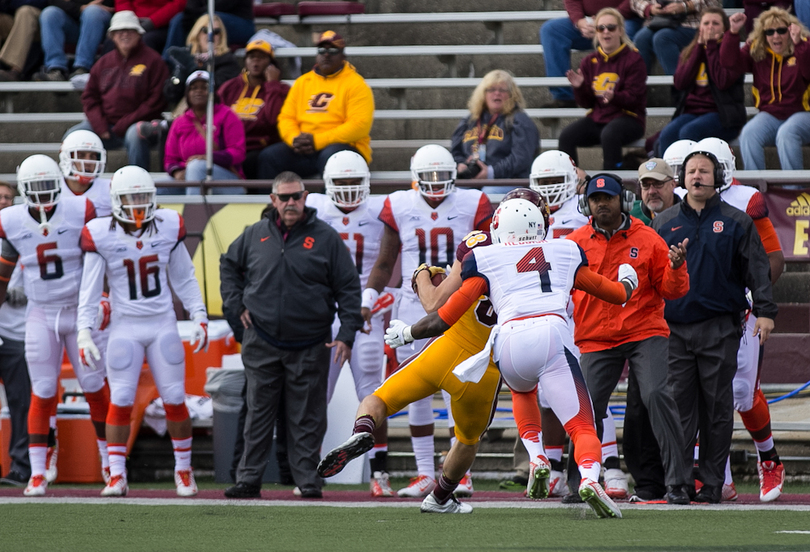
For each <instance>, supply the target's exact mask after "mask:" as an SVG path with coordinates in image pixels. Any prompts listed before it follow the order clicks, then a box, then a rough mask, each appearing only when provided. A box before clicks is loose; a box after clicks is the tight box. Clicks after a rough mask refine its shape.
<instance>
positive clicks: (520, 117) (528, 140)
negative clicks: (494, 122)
mask: <svg viewBox="0 0 810 552" xmlns="http://www.w3.org/2000/svg"><path fill="white" fill-rule="evenodd" d="M511 133H512V149H511V151H510V152H509V155H507V156H506V157H504V158H503V159H501V160H500V161H498V162H497V163H495V164H494V165H493V167H492V168H493V169H494V171H495V178H520V177H521V175H524V174H527V173H528V172H529V168H530V167H531V165H532V161H533V160H534V152H535V150H536V149H537V146H538V144H539V143H540V134H539V133H538V132H537V127H536V126H535V125H534V122H532V120H531V119H530V118H529V117H528V116H527V115H526V114H525V113H524V112H522V111H518V112H517V113H515V117H514V119H513V124H512V130H511Z"/></svg>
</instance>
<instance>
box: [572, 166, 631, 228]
mask: <svg viewBox="0 0 810 552" xmlns="http://www.w3.org/2000/svg"><path fill="white" fill-rule="evenodd" d="M601 176H607V177H610V178H612V179H613V180H615V181H616V182H618V183H619V184H620V185H621V186H622V193H621V195H620V196H619V197H621V200H622V201H621V209H622V213H624V214H625V215H629V214H630V211H632V210H633V204H634V203H635V202H636V194H634V193H633V192H631V191H630V190H628V189H626V188H625V187H624V185H622V178H621V177H620V176H617V175H615V174H611V173H599V174H595V175H593V176H590V177H588V179H587V180H586V181H585V191H586V192H587V191H588V185H589V184H590V183H591V180H593V179H595V178H599V177H601ZM579 211H580V212H581V213H582V214H583V215H585V216H586V217H589V216H591V206H590V205H588V198H587V196H586V195H585V194H584V193H583V194H582V195H580V196H579Z"/></svg>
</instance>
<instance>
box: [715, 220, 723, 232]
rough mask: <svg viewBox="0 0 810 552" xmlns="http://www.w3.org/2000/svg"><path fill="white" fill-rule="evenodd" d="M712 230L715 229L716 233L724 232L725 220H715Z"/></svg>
mask: <svg viewBox="0 0 810 552" xmlns="http://www.w3.org/2000/svg"><path fill="white" fill-rule="evenodd" d="M712 231H714V233H715V234H719V233H720V232H722V231H723V221H722V220H716V221H714V224H713V225H712Z"/></svg>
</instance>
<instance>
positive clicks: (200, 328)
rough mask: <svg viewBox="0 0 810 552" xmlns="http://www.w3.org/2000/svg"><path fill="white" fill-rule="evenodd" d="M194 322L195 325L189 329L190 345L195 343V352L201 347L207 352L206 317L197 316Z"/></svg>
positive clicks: (200, 349)
mask: <svg viewBox="0 0 810 552" xmlns="http://www.w3.org/2000/svg"><path fill="white" fill-rule="evenodd" d="M194 322H195V326H194V329H193V330H192V331H191V346H192V347H194V344H195V343H196V344H197V347H196V348H195V349H194V352H195V353H199V352H200V351H202V350H203V348H205V352H208V319H207V318H197V319H196V320H194Z"/></svg>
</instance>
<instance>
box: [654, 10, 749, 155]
mask: <svg viewBox="0 0 810 552" xmlns="http://www.w3.org/2000/svg"><path fill="white" fill-rule="evenodd" d="M728 29H729V21H728V16H726V13H725V12H724V11H723V8H716V7H711V8H706V9H704V10H703V11H702V12H701V14H700V25H699V26H698V32H697V35H695V38H694V39H693V40H692V42H690V43H689V45H688V46H687V47H686V48H684V50H683V52H681V59H680V62H679V63H678V69H677V70H676V71H675V79H674V81H673V82H674V85H675V88H676V89H677V90H678V91H679V92H680V98H679V100H678V104H677V107H676V109H675V115H674V116H673V117H672V121H671V122H670V123H669V124H668V125H667V126H665V127H664V130H662V131H661V138H660V143H659V146H658V147H659V150H658V151H660V152H665V151H666V150H667V148H668V147H669V146H670V145H672V144H673V143H675V142H677V141H678V140H693V141H695V142H699V141H700V140H703V139H704V138H710V137H715V138H720V139H722V140H725V141H726V142H731V141H732V140H733V139H734V138H736V137H737V136H738V135H739V134H740V130H741V129H742V127H743V125H744V124H745V122H746V120H747V117H746V115H745V94H744V92H743V79H744V77H745V71H744V70H743V68H742V67H740V66H739V65H737V66H734V67H724V66H723V65H722V64H721V63H720V41H721V40H722V38H723V33H724V32H726V31H727V30H728Z"/></svg>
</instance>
